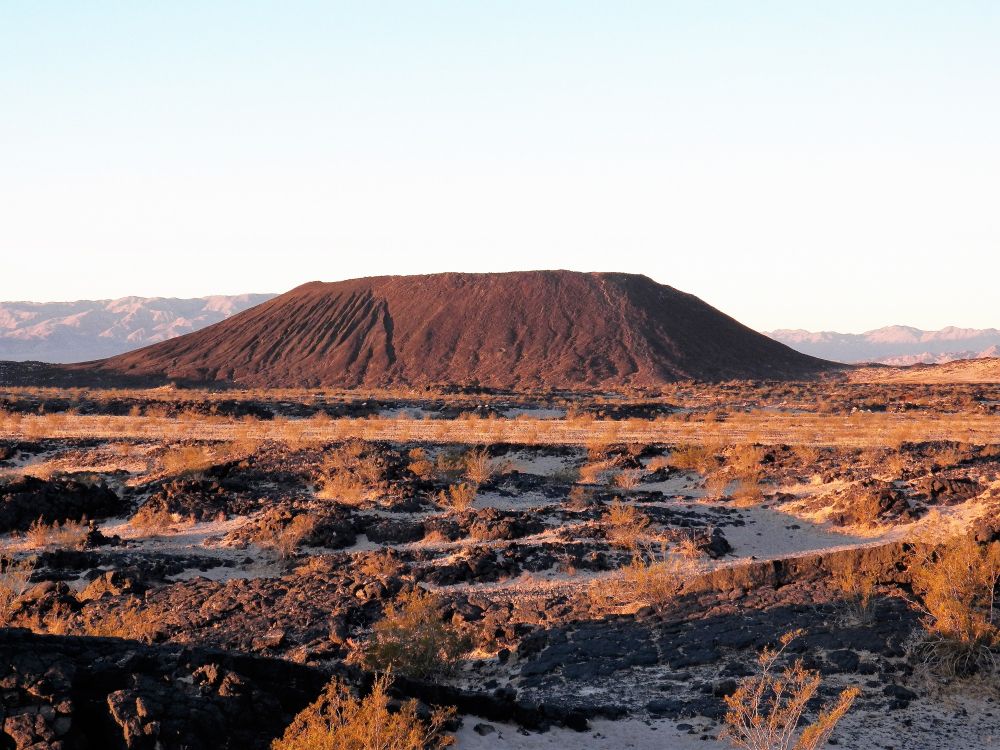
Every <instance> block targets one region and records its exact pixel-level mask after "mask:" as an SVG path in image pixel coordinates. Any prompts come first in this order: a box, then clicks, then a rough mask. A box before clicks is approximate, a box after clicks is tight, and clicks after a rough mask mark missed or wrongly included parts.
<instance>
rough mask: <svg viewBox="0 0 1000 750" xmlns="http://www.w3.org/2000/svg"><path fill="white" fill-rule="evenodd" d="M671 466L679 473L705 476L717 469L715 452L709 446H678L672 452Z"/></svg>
mask: <svg viewBox="0 0 1000 750" xmlns="http://www.w3.org/2000/svg"><path fill="white" fill-rule="evenodd" d="M668 461H669V465H670V467H671V468H673V469H677V470H678V471H694V472H698V473H699V474H705V473H707V472H708V471H710V470H711V469H713V468H714V467H715V451H714V450H712V449H711V448H710V447H709V446H707V445H696V444H694V443H690V444H685V445H677V446H675V447H674V449H673V450H672V451H671V452H670V458H669V459H668Z"/></svg>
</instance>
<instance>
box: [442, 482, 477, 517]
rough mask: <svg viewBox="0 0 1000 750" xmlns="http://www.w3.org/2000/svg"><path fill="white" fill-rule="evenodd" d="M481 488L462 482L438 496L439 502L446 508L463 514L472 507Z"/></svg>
mask: <svg viewBox="0 0 1000 750" xmlns="http://www.w3.org/2000/svg"><path fill="white" fill-rule="evenodd" d="M477 492H479V488H478V487H476V485H474V484H469V483H467V482H462V483H461V484H453V485H451V486H450V487H448V488H447V489H444V490H441V491H440V492H439V493H438V494H437V502H438V504H439V505H442V506H444V507H446V508H450V509H452V510H454V511H458V512H459V513H462V512H464V511H466V510H468V509H469V508H471V507H472V503H473V502H475V500H476V493H477Z"/></svg>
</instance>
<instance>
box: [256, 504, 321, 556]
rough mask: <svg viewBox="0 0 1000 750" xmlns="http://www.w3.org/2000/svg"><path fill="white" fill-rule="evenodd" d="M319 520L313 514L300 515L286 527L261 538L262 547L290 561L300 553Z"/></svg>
mask: <svg viewBox="0 0 1000 750" xmlns="http://www.w3.org/2000/svg"><path fill="white" fill-rule="evenodd" d="M316 523H317V518H316V516H314V515H312V514H311V513H300V514H299V515H297V516H295V517H294V518H293V519H292V520H291V521H290V522H289V523H288V524H287V525H286V526H284V527H282V528H281V529H274V530H273V531H271V533H270V534H269V535H265V536H259V537H258V539H257V541H258V542H259V543H260V545H261V546H262V547H266V548H267V549H271V550H274V551H275V552H276V553H277V555H278V557H280V558H281V559H282V560H288V559H290V558H292V557H294V556H295V553H296V552H298V549H299V546H300V545H301V544H302V541H303V540H304V539H305V538H306V537H308V536H309V535H310V534H312V532H313V531H314V530H315V528H316Z"/></svg>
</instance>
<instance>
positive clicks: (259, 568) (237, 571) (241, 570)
mask: <svg viewBox="0 0 1000 750" xmlns="http://www.w3.org/2000/svg"><path fill="white" fill-rule="evenodd" d="M284 574H285V570H284V568H283V567H282V565H281V564H280V563H278V562H275V561H272V562H267V561H264V560H258V561H255V562H254V564H253V565H249V566H246V565H243V566H232V567H227V566H224V565H219V566H217V567H214V568H209V569H208V570H199V569H198V568H188V569H187V570H185V571H182V572H180V573H177V574H176V575H172V576H167V580H170V581H190V580H192V579H194V578H207V579H208V580H209V581H218V582H220V583H225V582H226V581H233V580H237V579H240V580H246V579H252V578H280V577H281V576H283V575H284Z"/></svg>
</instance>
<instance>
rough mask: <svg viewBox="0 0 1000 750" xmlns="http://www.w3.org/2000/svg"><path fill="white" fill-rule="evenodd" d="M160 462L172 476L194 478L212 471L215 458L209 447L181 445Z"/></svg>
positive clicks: (168, 452)
mask: <svg viewBox="0 0 1000 750" xmlns="http://www.w3.org/2000/svg"><path fill="white" fill-rule="evenodd" d="M160 461H161V463H162V465H163V471H164V472H165V473H167V474H169V475H171V476H194V475H196V474H200V473H201V472H203V471H205V470H207V469H210V468H211V467H212V465H213V464H214V463H215V458H214V457H213V455H212V452H211V450H209V448H208V447H207V446H204V445H180V446H175V447H173V448H170V449H168V450H167V452H166V453H164V454H163V457H162V458H161V459H160Z"/></svg>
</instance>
